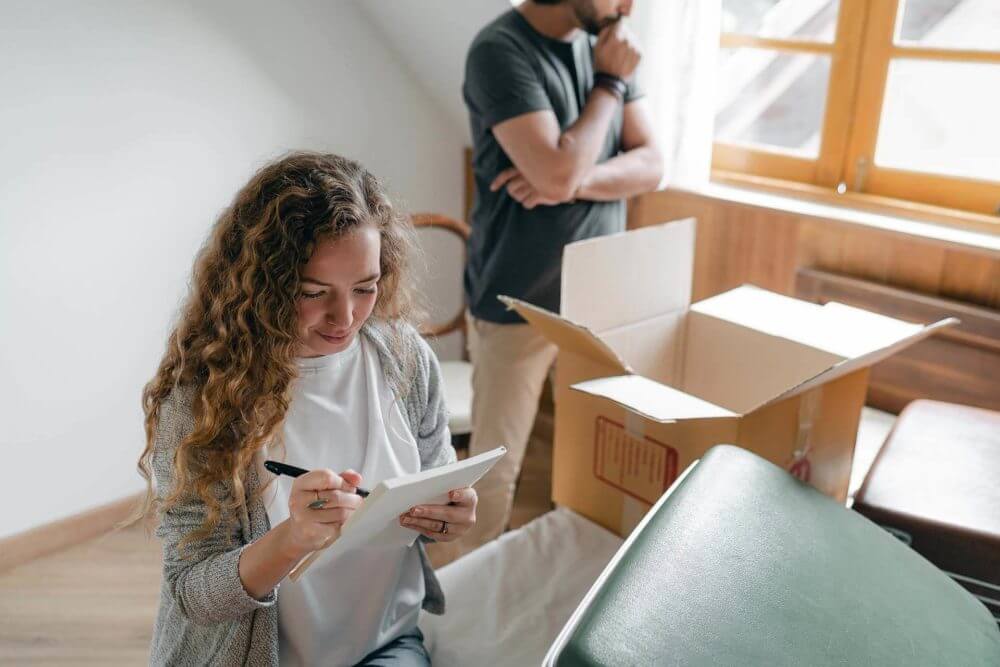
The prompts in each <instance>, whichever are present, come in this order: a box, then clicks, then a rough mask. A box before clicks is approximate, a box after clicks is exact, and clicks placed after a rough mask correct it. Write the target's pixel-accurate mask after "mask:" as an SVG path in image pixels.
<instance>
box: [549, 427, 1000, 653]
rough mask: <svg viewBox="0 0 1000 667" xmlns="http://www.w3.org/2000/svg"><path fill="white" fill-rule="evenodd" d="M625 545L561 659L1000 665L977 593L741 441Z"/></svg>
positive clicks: (682, 486)
mask: <svg viewBox="0 0 1000 667" xmlns="http://www.w3.org/2000/svg"><path fill="white" fill-rule="evenodd" d="M622 548H623V549H625V550H627V551H625V552H624V553H623V555H622V558H621V560H620V561H618V562H617V564H616V565H615V566H614V569H613V570H612V571H611V573H610V575H609V577H608V578H607V580H606V581H605V582H604V585H603V586H602V587H601V588H600V590H599V591H598V592H597V594H596V596H595V597H594V598H593V600H592V601H591V603H590V605H589V606H588V607H587V608H586V610H585V611H584V612H583V614H582V616H581V617H580V621H579V623H578V624H577V626H576V628H575V629H574V630H573V631H572V633H571V634H570V635H569V637H568V639H567V641H566V644H565V646H564V647H563V648H562V651H561V653H559V655H558V658H557V661H556V664H558V665H560V666H564V665H686V666H693V665H796V666H798V665H811V666H821V665H838V666H843V665H879V666H880V667H885V666H890V665H907V666H912V665H948V666H955V667H957V666H958V665H962V666H963V667H966V666H972V665H992V666H994V667H995V666H997V665H1000V632H998V631H997V626H996V624H995V623H994V621H993V619H992V618H991V617H990V615H989V614H988V613H987V611H986V608H985V607H983V605H982V604H980V603H979V602H978V601H977V600H976V599H975V598H973V597H972V596H971V595H969V593H967V592H966V591H965V590H963V589H962V588H960V587H959V586H958V585H957V584H955V583H954V582H953V581H952V580H951V579H949V578H948V577H947V576H946V575H944V574H943V573H941V572H940V571H939V570H937V569H936V568H935V567H934V566H933V565H931V564H930V563H928V562H927V561H926V560H924V559H923V558H922V557H920V556H919V555H918V554H916V553H915V552H913V551H912V550H910V549H908V548H907V547H906V546H904V545H903V544H902V543H900V542H899V541H898V540H897V539H896V538H894V537H892V536H891V535H889V534H888V533H886V532H885V531H884V530H882V529H881V528H879V527H878V526H876V525H875V524H873V523H871V522H870V521H868V520H866V519H864V518H863V517H861V516H859V515H857V514H856V513H853V512H850V511H848V510H846V509H845V508H844V507H842V506H841V505H839V504H837V503H836V502H834V501H833V500H831V499H830V498H828V497H826V496H824V495H822V494H821V493H819V492H817V491H816V490H815V489H813V488H812V487H810V486H807V485H805V484H803V483H801V482H799V481H798V480H797V479H795V478H794V477H792V476H791V475H789V474H788V473H787V472H785V471H784V470H782V469H781V468H778V467H777V466H775V465H773V464H771V463H769V462H767V461H765V460H764V459H762V458H760V457H758V456H756V455H754V454H751V453H750V452H747V451H745V450H742V449H738V448H736V447H731V446H728V445H720V446H718V447H714V448H712V449H711V450H710V451H709V452H708V453H706V454H705V456H704V457H703V458H702V460H701V462H700V463H699V464H697V465H696V466H695V467H694V469H693V470H692V471H691V472H690V474H688V475H687V476H686V477H685V478H684V479H683V480H682V481H681V482H680V483H678V485H676V486H675V487H674V488H673V489H672V492H671V493H670V495H669V497H668V498H666V500H665V501H664V502H663V503H661V504H660V505H659V507H658V508H657V509H656V511H655V514H653V515H652V516H651V517H650V518H649V521H648V522H647V523H646V525H645V526H644V528H643V529H642V530H641V532H640V533H639V534H637V536H636V539H635V540H634V541H633V542H631V543H628V542H627V543H626V545H625V546H623V547H622ZM584 604H586V602H585V603H584Z"/></svg>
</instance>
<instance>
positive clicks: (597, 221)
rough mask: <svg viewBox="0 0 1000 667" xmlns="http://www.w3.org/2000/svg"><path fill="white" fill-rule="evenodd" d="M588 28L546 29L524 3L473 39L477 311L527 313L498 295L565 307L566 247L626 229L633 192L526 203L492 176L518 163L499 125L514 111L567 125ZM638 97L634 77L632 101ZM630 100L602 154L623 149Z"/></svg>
mask: <svg viewBox="0 0 1000 667" xmlns="http://www.w3.org/2000/svg"><path fill="white" fill-rule="evenodd" d="M594 40H595V38H593V37H591V36H590V35H587V34H585V33H583V32H582V31H581V33H580V35H579V36H578V37H577V38H576V39H574V40H573V41H572V42H562V41H559V40H556V39H552V38H549V37H546V36H544V35H542V34H540V33H538V32H537V31H536V30H535V29H534V28H532V27H531V24H530V23H528V21H527V19H525V18H524V17H523V16H521V14H520V13H518V12H517V11H516V10H510V11H508V12H505V13H504V14H502V15H500V16H499V17H497V19H496V20H494V21H493V22H492V23H490V24H489V25H487V26H486V27H485V28H483V29H482V30H481V31H480V33H479V34H478V35H477V36H476V38H475V40H474V41H473V42H472V46H471V47H470V48H469V55H468V58H467V59H466V63H465V84H464V86H463V88H462V93H463V96H464V97H465V103H466V106H468V108H469V120H470V123H471V126H472V142H473V154H472V168H473V174H474V177H475V202H474V204H473V208H472V220H471V222H472V236H471V237H470V238H469V247H468V263H467V264H466V268H465V297H466V300H467V303H468V305H469V310H470V311H471V313H472V315H473V316H474V317H477V318H480V319H483V320H488V321H490V322H499V323H515V322H523V320H522V319H521V318H520V316H518V315H517V314H516V313H514V312H513V311H508V310H507V309H506V308H505V307H504V305H503V304H502V303H500V301H499V300H497V295H499V294H505V295H508V296H513V297H517V298H519V299H523V300H525V301H527V302H529V303H532V304H535V305H538V306H541V307H543V308H547V309H548V310H551V311H554V312H559V291H560V279H561V273H562V253H563V247H564V246H565V245H566V244H568V243H572V242H573V241H579V240H581V239H588V238H592V237H595V236H601V235H604V234H612V233H615V232H620V231H622V230H624V229H625V202H624V201H621V200H619V201H613V202H594V201H575V202H571V203H567V204H559V205H557V206H537V207H535V208H533V209H531V210H528V209H525V208H524V207H523V206H521V204H520V203H518V202H517V201H516V200H515V199H514V198H513V197H511V196H510V195H509V194H508V193H507V190H506V189H505V188H504V189H501V190H500V191H498V192H490V183H491V182H492V181H493V179H495V178H496V176H497V175H498V174H499V173H500V172H501V171H503V170H504V169H506V168H508V167H511V166H512V163H511V161H510V158H508V157H507V154H506V153H504V151H503V149H502V148H501V147H500V144H499V143H498V142H497V140H496V137H494V136H493V132H492V128H493V126H494V125H496V124H498V123H501V122H503V121H505V120H508V119H510V118H514V117H515V116H520V115H522V114H526V113H529V112H532V111H541V110H551V111H552V112H553V113H554V114H555V116H556V118H557V119H558V121H559V127H560V128H561V129H562V130H563V131H565V130H566V129H568V128H569V127H570V126H571V125H572V124H573V123H575V122H576V120H577V118H579V116H580V112H581V111H582V110H583V107H584V105H585V104H586V102H587V97H588V95H589V94H590V91H591V89H592V88H593V87H594V67H593V53H592V48H593V43H594ZM637 97H639V93H638V91H637V90H636V87H635V85H634V82H630V83H629V88H628V92H627V93H626V97H625V101H626V102H630V101H632V100H633V99H636V98H637ZM621 135H622V109H621V108H620V107H619V109H618V111H617V113H616V114H615V116H614V118H613V119H612V121H611V124H610V127H609V129H608V135H607V137H606V139H605V141H604V146H603V148H602V149H601V153H600V156H599V158H598V162H599V163H600V162H604V161H606V160H607V159H609V158H612V157H614V156H615V155H617V154H618V153H619V152H620V150H621Z"/></svg>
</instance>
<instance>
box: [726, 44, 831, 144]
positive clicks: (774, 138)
mask: <svg viewBox="0 0 1000 667" xmlns="http://www.w3.org/2000/svg"><path fill="white" fill-rule="evenodd" d="M719 70H720V71H719V79H718V81H719V89H718V106H717V112H716V116H715V138H716V139H717V140H719V141H723V142H727V143H741V144H760V145H763V146H764V147H768V146H771V147H776V148H780V149H783V150H786V151H792V152H795V153H798V154H802V155H804V156H808V157H815V156H817V155H818V154H819V143H820V135H821V133H822V127H823V111H824V108H825V106H826V89H827V84H828V82H829V79H830V59H829V58H828V57H827V56H817V55H810V54H784V53H779V52H777V51H771V50H766V49H722V50H721V57H720V65H719Z"/></svg>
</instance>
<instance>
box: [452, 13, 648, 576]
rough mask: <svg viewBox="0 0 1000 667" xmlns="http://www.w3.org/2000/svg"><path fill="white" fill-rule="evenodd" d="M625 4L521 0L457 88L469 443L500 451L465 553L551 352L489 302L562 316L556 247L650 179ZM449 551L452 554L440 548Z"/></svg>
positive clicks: (495, 530) (483, 42) (493, 527)
mask: <svg viewBox="0 0 1000 667" xmlns="http://www.w3.org/2000/svg"><path fill="white" fill-rule="evenodd" d="M631 9H632V1H631V0H561V1H560V0H555V1H552V0H549V1H543V0H528V1H527V2H524V3H523V4H522V5H520V6H519V7H517V8H516V9H513V10H511V11H509V12H506V13H505V14H503V15H501V16H499V17H498V18H497V19H495V20H494V21H493V22H492V23H490V24H489V25H487V26H486V27H485V28H484V29H483V30H482V31H481V32H480V33H479V34H478V35H477V37H476V38H475V40H474V41H473V43H472V46H471V47H470V50H469V54H468V58H467V60H466V71H465V85H464V87H463V94H464V97H465V102H466V104H467V106H468V108H469V116H470V121H471V126H472V137H473V144H474V149H473V170H474V173H475V182H476V197H475V205H474V208H473V211H472V220H471V222H472V236H471V238H470V240H469V253H468V256H469V260H468V265H467V267H466V271H465V292H466V299H467V302H468V305H469V318H468V325H469V327H468V341H469V353H470V356H471V358H472V362H473V365H474V372H473V394H474V397H473V408H472V429H473V431H472V442H471V445H470V451H471V453H472V454H478V453H481V452H483V451H487V450H489V449H492V448H493V447H496V446H498V445H500V444H505V445H507V447H508V448H509V452H508V454H507V456H506V457H505V458H504V459H503V460H501V462H500V463H499V464H498V465H497V466H496V467H495V468H494V469H493V470H492V471H491V473H490V474H489V475H488V476H487V477H486V478H484V479H483V480H482V481H481V482H480V483H479V484H478V485H477V489H478V492H479V509H478V511H477V514H478V525H477V528H476V529H475V530H474V531H473V532H470V533H469V534H468V535H467V540H465V541H464V542H463V546H462V549H464V550H469V549H472V548H475V546H477V545H479V544H482V543H484V542H486V541H488V540H490V539H493V538H495V537H497V536H498V535H499V534H500V533H502V532H503V530H504V529H505V528H506V526H507V523H508V521H509V517H510V508H511V503H512V501H513V495H514V488H515V485H516V482H517V477H518V474H519V472H520V468H521V462H522V460H523V458H524V451H525V448H526V445H527V442H528V437H529V435H530V432H531V428H532V424H533V423H534V419H535V414H536V412H537V409H538V398H539V395H540V393H541V390H542V386H543V384H544V381H545V377H546V376H547V374H548V372H549V369H550V367H551V366H552V364H553V362H554V361H555V357H556V348H555V347H554V346H553V345H552V344H550V343H548V342H547V341H546V340H545V339H544V338H542V337H541V336H540V335H538V334H537V333H535V332H534V331H533V330H532V329H531V328H529V326H528V325H527V324H526V323H525V322H524V321H523V320H522V319H521V318H520V317H519V316H518V315H516V314H515V313H513V312H511V311H507V310H506V308H505V307H504V305H503V304H502V303H500V302H499V301H498V300H497V295H499V294H506V295H509V296H514V297H517V298H520V299H524V300H525V301H528V302H530V303H533V304H536V305H539V306H542V307H544V308H547V309H549V310H552V311H555V312H559V291H560V274H561V264H562V251H563V247H564V246H565V245H566V244H568V243H572V242H573V241H578V240H580V239H586V238H591V237H595V236H600V235H604V234H612V233H615V232H620V231H623V230H624V229H625V202H624V200H625V198H627V197H631V196H633V195H637V194H640V193H643V192H648V191H650V190H653V189H655V188H656V186H657V185H658V184H659V182H660V178H661V176H662V159H661V156H660V153H659V150H658V149H657V147H656V144H655V142H654V139H653V133H652V130H651V123H650V120H649V114H648V111H647V109H646V107H645V103H644V102H643V101H642V100H640V99H639V96H640V94H639V92H638V90H637V88H636V85H635V83H634V81H633V80H632V75H633V73H634V71H635V68H636V66H637V65H638V63H639V59H640V53H639V49H638V47H637V45H636V42H635V39H634V37H633V36H632V34H631V32H629V30H628V28H627V27H626V26H625V24H624V22H623V21H622V20H621V19H622V18H623V17H625V16H627V15H628V14H629V13H630V12H631ZM451 555H452V556H453V557H454V556H457V555H458V554H457V553H453V554H451Z"/></svg>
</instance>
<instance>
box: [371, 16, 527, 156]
mask: <svg viewBox="0 0 1000 667" xmlns="http://www.w3.org/2000/svg"><path fill="white" fill-rule="evenodd" d="M355 2H356V4H357V6H358V7H359V8H360V10H361V12H362V13H363V15H364V16H365V17H366V18H368V20H369V21H370V22H371V23H372V25H373V26H374V27H375V29H376V30H377V31H378V33H379V34H381V35H383V36H384V37H385V41H386V45H387V46H388V47H389V48H390V49H392V50H393V51H394V52H395V53H396V54H397V55H398V56H399V59H400V61H401V62H402V63H403V65H404V66H405V67H406V68H408V69H409V70H410V72H411V73H412V74H413V76H414V77H416V79H417V81H418V83H419V84H420V85H421V86H422V87H423V88H424V89H426V90H427V91H428V93H429V94H430V95H431V96H432V97H433V98H434V100H435V102H436V103H437V104H438V105H439V106H440V108H441V111H442V113H444V114H446V115H447V116H448V119H449V122H451V123H454V124H455V126H456V128H461V131H462V133H463V136H466V137H468V134H469V129H468V117H467V115H466V111H465V105H464V104H463V102H462V78H463V73H464V68H465V54H466V51H467V50H468V48H469V44H470V43H471V42H472V38H473V37H475V36H476V33H477V32H479V30H480V29H481V28H482V27H483V26H485V25H486V24H487V23H489V22H490V21H491V20H492V19H493V18H494V17H496V16H497V15H498V14H500V13H501V12H503V11H506V10H508V9H510V7H511V3H510V0H355Z"/></svg>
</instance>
